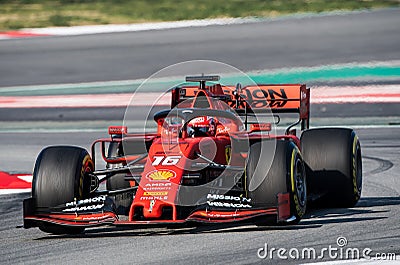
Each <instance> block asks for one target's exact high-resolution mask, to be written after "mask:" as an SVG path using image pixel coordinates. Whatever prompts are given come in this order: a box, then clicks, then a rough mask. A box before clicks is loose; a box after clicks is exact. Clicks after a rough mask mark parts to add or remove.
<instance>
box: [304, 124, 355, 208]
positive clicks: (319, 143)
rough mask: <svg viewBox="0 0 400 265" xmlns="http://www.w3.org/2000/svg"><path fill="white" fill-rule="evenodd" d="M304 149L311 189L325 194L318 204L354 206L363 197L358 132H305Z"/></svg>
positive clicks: (337, 129) (315, 192)
mask: <svg viewBox="0 0 400 265" xmlns="http://www.w3.org/2000/svg"><path fill="white" fill-rule="evenodd" d="M301 149H302V154H303V158H304V162H305V163H306V171H307V176H308V180H309V181H308V183H309V188H310V190H311V191H312V193H313V194H323V196H322V197H321V199H320V200H319V201H318V204H317V205H321V206H328V207H353V206H354V205H356V203H357V202H358V200H359V199H360V196H361V189H362V161H361V147H360V142H359V140H358V137H357V135H356V133H355V132H354V131H353V130H352V129H347V128H319V129H310V130H307V131H304V132H303V134H302V136H301Z"/></svg>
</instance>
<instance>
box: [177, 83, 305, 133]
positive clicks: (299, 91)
mask: <svg viewBox="0 0 400 265" xmlns="http://www.w3.org/2000/svg"><path fill="white" fill-rule="evenodd" d="M198 79H199V78H197V79H195V80H196V81H199V80H198ZM200 81H202V80H200ZM211 98H213V99H219V100H222V101H224V102H225V103H227V104H228V105H229V106H230V107H231V108H233V109H234V110H235V111H236V112H238V113H239V114H241V113H246V114H247V113H263V112H267V111H269V110H271V111H272V113H277V114H278V113H298V114H299V123H301V128H302V130H304V129H308V128H309V116H310V89H308V88H307V87H306V85H302V84H279V85H263V84H259V85H254V86H245V87H243V88H241V87H240V84H238V85H236V86H222V85H220V84H214V85H210V86H205V85H204V83H203V84H202V86H182V87H176V88H174V89H173V90H172V102H171V107H172V108H174V107H175V106H177V105H178V104H180V105H179V108H193V107H201V108H214V109H218V106H215V104H213V101H212V100H211Z"/></svg>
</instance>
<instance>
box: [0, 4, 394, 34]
mask: <svg viewBox="0 0 400 265" xmlns="http://www.w3.org/2000/svg"><path fill="white" fill-rule="evenodd" d="M399 6H400V1H399V0H383V1H382V0H336V1H330V0H226V1H219V0H0V30H12V29H20V28H31V27H51V26H76V25H92V24H122V23H140V22H147V21H175V20H187V19H204V18H223V17H245V16H256V17H276V16H279V15H285V14H292V13H304V12H316V13H318V12H324V11H333V10H357V9H372V8H383V7H399Z"/></svg>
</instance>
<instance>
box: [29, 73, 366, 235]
mask: <svg viewBox="0 0 400 265" xmlns="http://www.w3.org/2000/svg"><path fill="white" fill-rule="evenodd" d="M186 81H187V82H189V83H186V84H185V85H180V86H177V87H174V88H172V89H171V108H170V109H168V110H163V111H159V112H157V113H156V114H155V115H154V121H155V124H156V126H157V132H153V133H145V134H129V133H128V128H127V127H125V126H111V127H109V134H110V137H109V138H105V139H99V140H96V141H95V142H94V143H93V144H92V150H91V154H89V153H88V151H86V150H85V149H83V148H81V147H76V146H50V147H46V148H45V149H43V150H42V151H41V153H40V154H39V155H38V158H37V160H36V164H35V168H34V173H33V182H32V197H31V198H29V199H26V200H24V211H23V218H24V227H25V228H30V227H39V228H40V229H41V230H42V231H45V232H49V233H55V234H64V233H67V234H74V233H81V232H83V231H84V229H85V228H89V227H93V226H99V225H110V224H111V225H130V226H132V227H142V226H150V225H156V226H171V225H198V224H204V223H233V222H249V223H253V224H256V225H271V224H296V223H298V222H299V221H300V220H301V218H302V217H303V215H304V213H305V211H306V207H307V204H308V202H310V201H319V202H320V203H321V204H322V205H326V206H333V207H351V206H354V205H355V204H356V203H357V201H358V200H359V198H360V195H361V183H362V165H361V148H360V143H359V140H358V138H357V135H356V134H355V132H354V131H353V130H352V129H347V128H315V129H309V114H310V90H309V89H308V88H306V86H305V85H296V84H290V85H288V84H284V85H250V86H245V87H241V85H240V84H237V85H233V86H226V85H221V84H219V83H218V82H217V81H219V77H218V76H204V75H202V76H189V77H187V78H186ZM287 113H291V115H292V116H293V113H294V115H295V117H296V120H295V121H294V123H291V124H289V125H288V126H287V128H286V129H285V130H284V132H282V133H274V130H272V128H277V127H279V126H277V124H279V122H280V116H282V115H285V114H287ZM265 116H269V117H270V118H271V119H270V120H269V121H270V122H262V119H263V117H265ZM298 129H300V131H301V135H300V136H297V131H298ZM99 152H100V153H101V157H102V159H103V160H104V161H105V164H106V166H105V167H104V168H102V169H96V167H95V164H96V161H95V160H96V159H95V158H96V154H99ZM104 183H105V184H104Z"/></svg>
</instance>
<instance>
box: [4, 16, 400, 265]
mask: <svg viewBox="0 0 400 265" xmlns="http://www.w3.org/2000/svg"><path fill="white" fill-rule="evenodd" d="M399 14H400V12H399V10H398V9H397V10H386V11H377V12H372V13H360V14H355V15H353V16H329V17H324V18H322V17H316V18H304V19H296V20H283V21H273V22H263V23H261V24H251V25H250V24H245V25H235V26H227V27H226V28H225V27H221V26H216V27H208V28H200V29H195V30H194V29H179V30H178V29H177V30H168V31H166V32H164V31H157V32H141V33H118V34H104V35H93V36H75V37H55V38H41V39H29V40H7V41H3V42H1V43H0V56H1V58H2V60H1V62H2V63H1V64H0V73H1V74H0V80H1V83H0V85H1V86H8V85H22V84H29V85H31V84H46V83H65V82H80V81H82V82H88V81H100V80H118V79H132V78H142V77H147V76H148V75H150V74H152V73H153V72H155V71H157V70H159V69H161V68H162V67H164V66H167V65H169V64H171V63H174V62H179V61H182V60H189V59H213V60H219V61H223V62H226V63H230V64H232V65H234V66H237V67H238V68H240V69H242V70H255V69H265V68H274V67H283V66H285V67H287V66H307V65H320V64H330V63H346V62H357V61H359V62H365V61H371V60H379V61H385V60H396V59H397V60H398V59H400V49H399V48H398V43H399V40H400V34H399V31H400V29H399V28H398V25H399V22H400V16H399ZM190 34H193V35H190ZM194 35H195V36H196V38H195V37H193V36H194ZM256 40H257V41H256ZM228 44H229V45H228ZM260 54H263V55H265V57H264V56H260ZM3 58H4V59H5V60H6V61H7V62H9V63H7V64H5V63H3V62H4V61H3ZM265 58H267V59H265ZM60 62H63V63H60ZM132 65H133V66H132ZM364 108H366V109H368V105H366V106H364ZM342 113H345V111H344V110H343V112H342ZM346 113H347V115H349V116H351V115H352V113H349V112H346ZM360 119H364V120H365V122H366V123H368V117H362V118H360ZM356 131H357V133H358V134H359V137H360V141H361V145H362V152H363V167H364V168H363V175H364V182H363V194H362V198H361V200H360V202H359V203H358V204H357V205H356V207H354V208H351V209H311V210H310V211H309V212H308V214H307V216H306V218H304V219H303V220H302V222H301V223H300V224H299V225H297V226H288V227H265V228H260V227H256V226H252V225H244V226H239V227H234V228H227V227H215V226H212V227H199V228H182V229H163V228H151V229H138V230H135V229H131V228H129V229H116V228H114V227H105V228H94V229H88V230H87V231H86V233H85V234H82V235H79V236H52V235H47V234H45V233H43V232H41V231H39V230H38V229H28V230H25V229H23V228H17V227H19V226H20V225H22V199H23V198H27V197H28V196H29V194H19V195H3V196H1V197H0V242H1V243H0V246H1V247H0V263H3V264H10V263H28V264H29V263H34V264H37V263H51V264H54V263H63V264H64V263H66V264H76V263H82V264H94V263H102V264H103V263H118V264H119V263H125V264H188V263H193V264H227V263H229V264H251V263H260V264H264V263H270V264H276V263H296V264H297V263H301V262H315V261H318V260H309V259H306V260H292V259H289V260H279V259H278V258H277V256H276V252H275V255H274V257H273V258H274V259H273V260H271V259H269V258H266V259H260V258H258V257H257V251H258V249H259V248H262V247H264V246H265V243H267V244H268V246H269V248H286V249H287V250H289V249H291V248H297V249H299V250H300V251H301V250H302V249H303V248H315V249H316V250H317V253H319V251H320V250H321V249H322V248H328V247H329V246H332V247H338V246H337V244H336V240H337V238H338V237H339V236H344V237H346V239H347V241H348V244H347V246H346V247H349V248H358V249H359V250H360V251H362V250H364V249H365V248H370V249H371V250H372V253H371V255H375V254H376V253H396V254H397V255H400V222H399V216H400V206H399V205H400V180H399V173H398V172H399V167H400V157H399V153H400V128H399V127H398V126H384V127H378V128H356ZM104 134H105V131H104V133H103V132H93V133H89V132H85V133H81V132H76V133H13V132H11V133H1V134H0V145H1V150H2V152H1V153H2V155H1V159H2V160H3V161H7V163H6V166H7V169H8V170H10V171H25V172H27V171H28V172H31V170H32V168H33V163H34V160H35V157H36V155H37V153H38V152H39V151H40V149H41V148H42V147H43V146H46V145H52V144H75V145H80V146H84V147H88V146H89V144H90V143H91V141H93V140H94V139H96V138H98V137H103V136H104ZM346 247H344V248H346ZM325 257H327V255H326V256H325Z"/></svg>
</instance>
